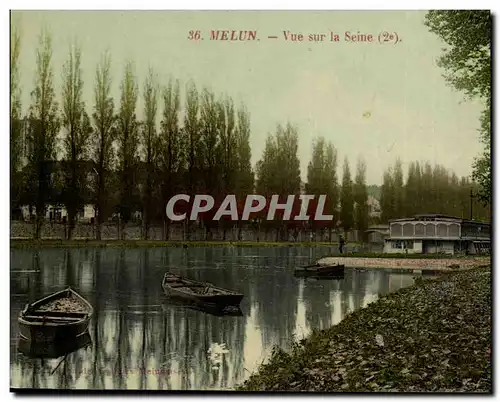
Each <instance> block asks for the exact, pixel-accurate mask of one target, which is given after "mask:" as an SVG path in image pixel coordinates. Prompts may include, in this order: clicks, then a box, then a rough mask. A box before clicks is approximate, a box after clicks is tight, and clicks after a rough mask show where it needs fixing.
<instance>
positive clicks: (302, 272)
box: [295, 264, 344, 277]
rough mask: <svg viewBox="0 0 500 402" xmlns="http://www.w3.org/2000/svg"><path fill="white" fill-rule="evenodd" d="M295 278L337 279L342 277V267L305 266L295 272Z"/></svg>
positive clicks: (338, 265)
mask: <svg viewBox="0 0 500 402" xmlns="http://www.w3.org/2000/svg"><path fill="white" fill-rule="evenodd" d="M295 275H296V276H317V277H323V276H325V277H338V276H343V275H344V265H340V264H337V265H319V264H313V265H307V266H305V267H301V268H297V269H296V270H295Z"/></svg>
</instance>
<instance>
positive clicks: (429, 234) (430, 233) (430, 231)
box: [425, 223, 436, 237]
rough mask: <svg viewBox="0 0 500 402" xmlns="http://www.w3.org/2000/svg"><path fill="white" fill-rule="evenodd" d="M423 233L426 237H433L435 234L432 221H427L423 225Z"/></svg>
mask: <svg viewBox="0 0 500 402" xmlns="http://www.w3.org/2000/svg"><path fill="white" fill-rule="evenodd" d="M425 235H426V236H427V237H434V236H435V235H436V227H435V226H434V224H433V223H428V224H427V225H425Z"/></svg>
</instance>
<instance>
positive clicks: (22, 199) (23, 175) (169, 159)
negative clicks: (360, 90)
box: [10, 27, 465, 239]
mask: <svg viewBox="0 0 500 402" xmlns="http://www.w3.org/2000/svg"><path fill="white" fill-rule="evenodd" d="M11 32H12V34H11V35H12V36H11V111H10V112H11V212H12V213H14V212H15V211H18V210H19V207H20V206H24V205H28V206H29V207H30V208H32V209H33V210H35V211H45V210H46V208H47V206H48V205H49V204H55V205H61V206H64V207H65V208H66V210H67V212H68V229H69V230H68V231H67V234H68V237H71V233H72V230H73V228H74V225H75V222H76V217H77V214H78V211H80V210H81V209H82V208H83V206H84V205H86V204H91V205H93V206H94V209H95V212H96V214H95V216H96V220H97V222H96V223H97V228H98V230H96V237H97V238H98V239H99V238H100V233H101V230H100V228H101V225H102V223H104V222H105V221H106V220H107V219H108V218H109V217H110V216H111V215H112V214H113V213H118V214H119V216H120V222H121V224H122V225H125V224H127V222H129V221H130V220H131V219H132V216H133V214H134V213H135V212H137V211H139V212H141V220H142V224H143V228H144V231H143V233H144V237H145V238H147V237H148V234H149V228H150V226H151V225H154V224H162V225H163V224H164V223H165V222H166V223H167V224H168V223H169V222H167V221H168V220H167V219H166V214H165V206H166V203H167V202H168V200H169V199H170V198H171V197H172V196H173V195H175V194H179V193H181V192H182V193H187V194H200V193H201V194H211V195H213V196H214V197H215V198H216V199H219V200H220V199H221V198H222V197H223V196H225V195H226V194H236V196H237V198H238V202H239V207H241V205H242V202H244V199H245V197H246V195H247V194H252V193H257V194H261V195H264V196H270V195H273V194H280V195H283V196H284V197H286V196H287V195H289V194H300V192H301V179H300V177H301V172H300V162H299V158H298V155H297V153H298V132H297V130H296V129H295V127H293V126H292V125H290V124H287V125H284V126H281V125H280V126H278V128H277V131H276V133H274V134H273V135H269V136H268V138H267V141H266V146H265V149H264V152H263V155H262V158H261V160H260V161H259V162H258V163H257V165H256V166H255V169H253V168H252V165H251V148H250V115H249V113H248V111H247V110H246V108H245V107H244V106H241V107H238V108H237V107H235V105H234V103H233V101H232V100H231V98H228V97H216V96H215V94H214V93H213V92H212V91H210V90H208V89H203V90H202V91H198V89H197V88H196V86H195V85H194V84H193V83H189V84H188V85H187V86H186V89H185V96H184V102H183V103H182V104H181V89H180V84H179V82H178V81H173V80H171V81H170V82H169V83H168V84H167V85H166V86H164V87H162V86H160V84H159V82H158V79H157V76H156V74H155V73H154V71H153V70H151V69H150V71H149V74H148V76H147V77H146V80H145V81H144V83H143V87H142V94H140V91H139V85H138V80H137V78H136V76H135V74H134V65H133V63H132V62H127V63H126V65H125V70H124V74H123V77H122V79H121V85H120V90H121V95H120V100H119V104H118V105H115V101H114V99H113V97H112V95H111V85H112V76H111V57H110V54H109V53H108V52H106V53H104V54H103V56H102V58H101V60H100V62H99V64H98V65H97V68H96V72H95V80H94V102H93V105H91V106H90V108H91V109H92V113H91V114H90V115H89V114H88V113H87V109H88V106H89V105H86V104H85V103H84V101H83V99H82V89H83V80H82V68H81V58H82V53H81V49H80V48H79V47H78V46H76V45H73V46H72V47H71V49H70V52H69V54H68V58H67V61H66V62H65V64H64V66H63V69H62V77H63V83H62V92H61V94H60V96H61V103H60V104H59V102H58V101H57V95H56V92H55V88H54V84H53V77H54V69H53V66H52V41H51V36H50V34H48V33H47V32H46V31H44V32H42V34H41V35H40V42H39V46H38V48H37V51H36V56H37V57H36V72H35V88H34V89H33V91H32V92H31V99H32V100H31V104H30V105H29V108H28V115H27V116H26V117H27V118H26V119H23V118H22V116H21V114H22V112H21V102H20V94H21V88H20V84H19V83H20V77H19V55H20V36H19V34H18V31H17V30H16V29H15V27H13V29H12V30H11ZM140 95H142V98H143V103H144V109H143V113H142V114H143V119H142V120H139V119H138V118H137V115H136V109H137V102H138V98H139V96H140ZM23 120H24V121H25V123H24V124H23ZM157 120H161V122H160V124H159V125H158V124H157ZM26 122H27V123H26ZM26 144H29V146H28V147H27V148H26V149H27V150H28V151H27V153H26V157H27V160H26V163H24V162H23V160H22V155H23V150H22V148H23V147H24V146H26ZM58 156H59V157H58ZM398 166H399V167H398ZM412 166H414V165H412ZM412 166H411V167H410V172H409V176H408V179H407V183H406V184H404V183H403V176H402V171H401V164H400V163H399V162H398V163H397V164H396V167H395V168H394V169H392V170H391V172H387V173H386V174H385V175H384V186H383V191H382V211H383V215H382V220H383V221H386V220H387V219H390V218H393V217H401V216H403V215H404V214H408V213H414V212H415V213H417V212H429V210H430V209H432V210H433V211H436V212H441V213H445V212H447V211H448V209H447V208H448V206H449V205H451V204H450V202H451V201H450V199H449V197H448V193H447V192H446V191H448V190H447V189H450V188H458V187H456V186H457V185H458V186H460V185H461V186H465V185H464V184H463V183H464V180H465V179H462V181H460V182H457V183H458V184H457V183H455V181H454V179H453V178H454V177H456V176H451V177H452V180H448V182H447V183H448V184H447V187H446V189H445V187H443V183H444V182H443V181H442V180H441V179H442V178H443V177H444V176H443V175H448V173H447V172H446V171H444V170H442V169H441V168H439V169H437V170H436V168H435V169H434V171H432V180H434V181H433V183H435V185H434V187H432V191H430V190H429V191H430V192H429V195H425V196H424V194H427V193H426V191H427V188H426V186H422V184H423V183H424V182H426V180H428V178H427V176H425V175H426V174H427V173H428V171H427V165H426V166H425V169H420V168H418V169H417V168H414V167H412ZM415 169H416V170H415ZM421 170H422V173H420V172H421ZM336 171H337V151H336V149H335V148H334V146H333V144H332V143H326V141H325V140H324V138H318V139H316V140H314V143H313V152H312V157H311V161H310V163H309V165H308V169H307V183H306V187H305V189H304V190H305V192H306V193H307V194H314V195H319V194H325V195H327V205H326V207H325V213H329V214H332V215H334V220H333V221H326V222H314V221H312V220H311V221H310V222H307V223H306V224H304V223H303V222H294V221H292V222H287V223H286V222H279V221H275V222H264V223H263V224H264V228H271V227H272V228H279V229H283V230H282V232H283V237H285V235H286V232H287V229H294V230H295V231H297V230H300V229H304V228H306V227H307V226H309V228H311V227H312V228H313V229H320V228H328V229H330V230H331V229H334V228H336V227H338V226H339V224H340V225H341V226H342V228H343V229H344V230H345V231H349V230H351V229H358V230H360V231H361V233H363V231H364V230H365V229H366V228H367V227H368V225H369V224H370V223H371V222H370V219H369V210H368V205H367V199H368V193H367V187H366V165H365V163H364V161H363V160H362V159H359V160H358V163H357V169H356V175H355V178H354V180H352V178H351V172H350V169H349V163H348V161H347V159H345V160H344V164H343V172H342V180H341V182H340V183H339V180H337V173H336ZM416 171H418V172H419V174H417V173H415V172H416ZM436 172H437V173H439V174H441V176H440V175H439V174H437V173H436ZM443 172H444V173H443ZM417 177H418V178H417ZM446 177H448V176H446ZM448 178H449V177H448ZM426 183H429V181H427V182H426ZM418 186H421V187H418ZM411 191H417V192H418V194H419V196H421V197H422V200H424V201H423V202H416V200H417V198H418V197H416V198H415V197H412V196H411V194H412V193H411ZM460 199H462V198H460ZM310 206H311V212H312V215H314V209H315V206H316V203H315V202H312V203H311V205H310ZM427 208H428V209H427ZM457 208H458V207H457ZM299 209H300V207H299V206H298V205H297V208H295V206H294V213H296V214H298V213H299V212H300V211H299ZM451 210H452V209H451V207H450V208H449V211H451ZM457 211H458V209H457ZM265 212H266V211H263V213H265ZM458 212H459V211H458ZM459 215H460V214H459ZM206 217H207V218H208V219H205V227H206V228H207V230H210V229H211V228H212V227H214V226H218V225H222V226H224V227H225V225H226V226H227V225H234V222H224V221H222V222H214V221H212V220H211V217H210V216H206ZM43 221H44V214H35V238H38V237H39V236H40V231H41V226H42V224H43ZM260 228H261V226H260V224H259V229H260ZM186 229H187V230H188V231H189V227H188V226H187V227H186ZM167 233H168V231H167Z"/></svg>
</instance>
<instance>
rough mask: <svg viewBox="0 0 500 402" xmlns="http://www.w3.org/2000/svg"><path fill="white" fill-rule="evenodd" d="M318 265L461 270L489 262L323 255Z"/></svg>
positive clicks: (484, 258) (479, 260)
mask: <svg viewBox="0 0 500 402" xmlns="http://www.w3.org/2000/svg"><path fill="white" fill-rule="evenodd" d="M318 264H320V265H335V264H341V265H345V266H346V268H370V269H371V268H385V269H391V268H396V269H403V268H407V269H418V270H440V271H450V270H457V269H460V270H463V269H470V268H473V267H475V266H478V265H489V264H491V259H490V257H484V256H482V257H467V258H463V257H462V258H412V257H408V258H369V257H366V258H360V257H324V258H321V259H319V260H318Z"/></svg>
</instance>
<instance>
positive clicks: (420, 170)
mask: <svg viewBox="0 0 500 402" xmlns="http://www.w3.org/2000/svg"><path fill="white" fill-rule="evenodd" d="M404 176H405V175H404V173H403V168H402V163H401V161H400V160H397V161H396V163H395V164H394V165H393V166H390V167H389V168H388V169H386V171H385V172H384V176H383V184H382V188H381V200H380V204H381V205H380V206H381V209H382V216H381V220H382V222H387V221H388V220H389V219H397V218H404V217H410V216H413V215H416V214H425V213H435V214H443V215H451V216H457V217H462V218H464V219H469V218H470V208H471V201H472V213H473V215H472V217H473V218H474V219H476V220H484V221H489V220H490V218H491V215H490V210H489V207H488V206H485V205H484V203H483V202H482V200H481V199H480V198H479V197H478V196H477V194H478V193H479V191H480V187H479V185H478V184H475V183H472V182H471V181H470V180H469V178H467V177H461V178H459V177H458V176H457V175H456V174H455V173H451V172H449V171H448V170H447V169H445V168H444V167H443V166H440V165H434V166H431V164H430V163H421V162H418V161H414V162H411V163H410V164H409V166H408V171H407V174H406V179H405V177H404ZM471 191H472V195H473V197H472V200H471Z"/></svg>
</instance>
